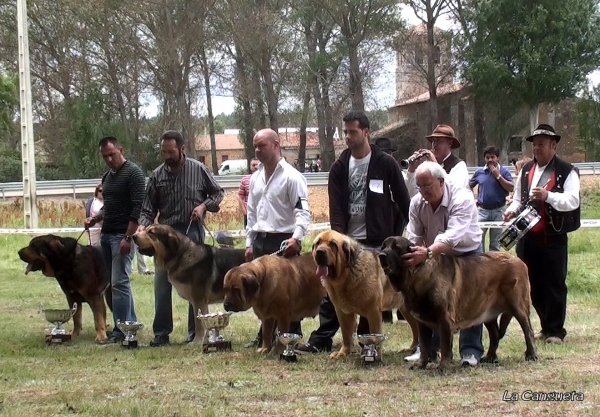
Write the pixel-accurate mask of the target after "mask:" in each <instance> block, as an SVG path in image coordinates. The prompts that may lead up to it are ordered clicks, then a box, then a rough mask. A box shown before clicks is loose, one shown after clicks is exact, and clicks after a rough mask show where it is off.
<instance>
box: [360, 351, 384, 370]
mask: <svg viewBox="0 0 600 417" xmlns="http://www.w3.org/2000/svg"><path fill="white" fill-rule="evenodd" d="M373 353H374V352H373V351H372V350H370V349H367V348H363V351H362V352H361V355H360V359H361V361H362V365H363V366H379V365H381V356H379V355H374V354H373Z"/></svg>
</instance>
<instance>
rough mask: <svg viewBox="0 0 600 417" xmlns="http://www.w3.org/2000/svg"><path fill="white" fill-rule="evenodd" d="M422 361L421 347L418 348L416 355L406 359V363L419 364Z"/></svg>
mask: <svg viewBox="0 0 600 417" xmlns="http://www.w3.org/2000/svg"><path fill="white" fill-rule="evenodd" d="M420 359H421V348H420V347H419V346H417V350H416V351H415V353H413V354H412V355H409V356H405V357H404V361H405V362H417V361H419V360H420Z"/></svg>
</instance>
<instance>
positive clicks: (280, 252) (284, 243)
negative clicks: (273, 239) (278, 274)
mask: <svg viewBox="0 0 600 417" xmlns="http://www.w3.org/2000/svg"><path fill="white" fill-rule="evenodd" d="M287 247H288V245H287V240H284V241H282V242H281V245H280V246H279V250H277V251H275V252H273V253H271V255H277V256H281V255H283V254H284V253H285V251H286V249H287Z"/></svg>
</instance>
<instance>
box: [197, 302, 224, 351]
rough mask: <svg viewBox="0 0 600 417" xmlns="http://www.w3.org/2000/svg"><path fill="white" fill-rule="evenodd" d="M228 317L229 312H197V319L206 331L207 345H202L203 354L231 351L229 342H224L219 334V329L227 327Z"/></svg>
mask: <svg viewBox="0 0 600 417" xmlns="http://www.w3.org/2000/svg"><path fill="white" fill-rule="evenodd" d="M229 316H231V313H229V312H227V313H223V312H218V313H209V314H202V313H201V311H200V310H198V319H199V320H200V321H201V322H202V324H204V328H205V329H208V343H204V344H203V345H202V351H203V352H204V353H209V352H220V351H224V350H231V342H230V341H228V340H225V339H224V338H223V336H222V335H221V333H220V330H221V329H224V328H225V327H227V326H228V325H229Z"/></svg>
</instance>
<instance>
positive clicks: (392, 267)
mask: <svg viewBox="0 0 600 417" xmlns="http://www.w3.org/2000/svg"><path fill="white" fill-rule="evenodd" d="M410 251H411V243H410V241H408V240H407V239H405V238H403V237H390V238H387V239H386V240H385V241H384V242H383V246H382V252H381V253H380V262H381V265H382V267H383V269H384V271H385V272H386V274H387V275H388V276H389V277H390V281H391V283H392V285H393V286H394V287H395V288H396V289H397V290H398V291H401V292H402V294H404V302H405V303H406V304H407V306H408V308H409V310H410V312H411V313H412V314H413V316H414V317H415V318H416V319H417V320H418V321H419V335H420V340H421V361H420V362H419V364H418V365H417V366H418V367H420V368H422V369H424V368H425V367H426V366H427V362H428V360H429V358H430V355H431V335H432V329H439V332H440V350H441V354H442V359H441V362H440V365H439V368H440V369H444V368H446V367H447V366H448V365H449V362H450V349H451V340H452V334H453V332H454V331H457V330H459V329H466V328H469V327H472V326H475V325H477V324H481V323H484V324H485V326H486V328H487V329H488V332H489V336H490V347H489V349H488V352H487V355H486V356H485V357H484V358H482V362H495V361H496V360H497V356H496V350H497V349H498V343H499V341H500V339H501V338H502V337H503V336H504V334H505V332H506V327H507V326H508V323H509V322H510V319H511V318H512V317H513V316H514V317H515V318H516V319H517V320H518V321H519V324H520V325H521V329H522V330H523V334H524V336H525V343H526V345H527V350H526V351H525V359H526V360H536V359H537V356H536V353H535V347H534V342H533V330H532V327H531V322H530V321H529V309H530V305H531V299H530V296H529V278H528V273H527V266H526V265H525V264H524V263H523V262H522V261H521V260H520V259H519V258H517V257H516V256H513V255H510V254H508V253H506V252H488V253H486V254H482V255H474V256H467V257H453V256H445V255H438V256H434V257H433V259H430V260H427V261H425V262H424V263H423V264H421V265H419V266H418V267H416V268H412V269H409V268H406V267H404V266H403V265H402V259H401V256H402V255H404V254H405V253H408V252H410ZM500 315H502V317H501V319H500V326H498V316H500Z"/></svg>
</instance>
